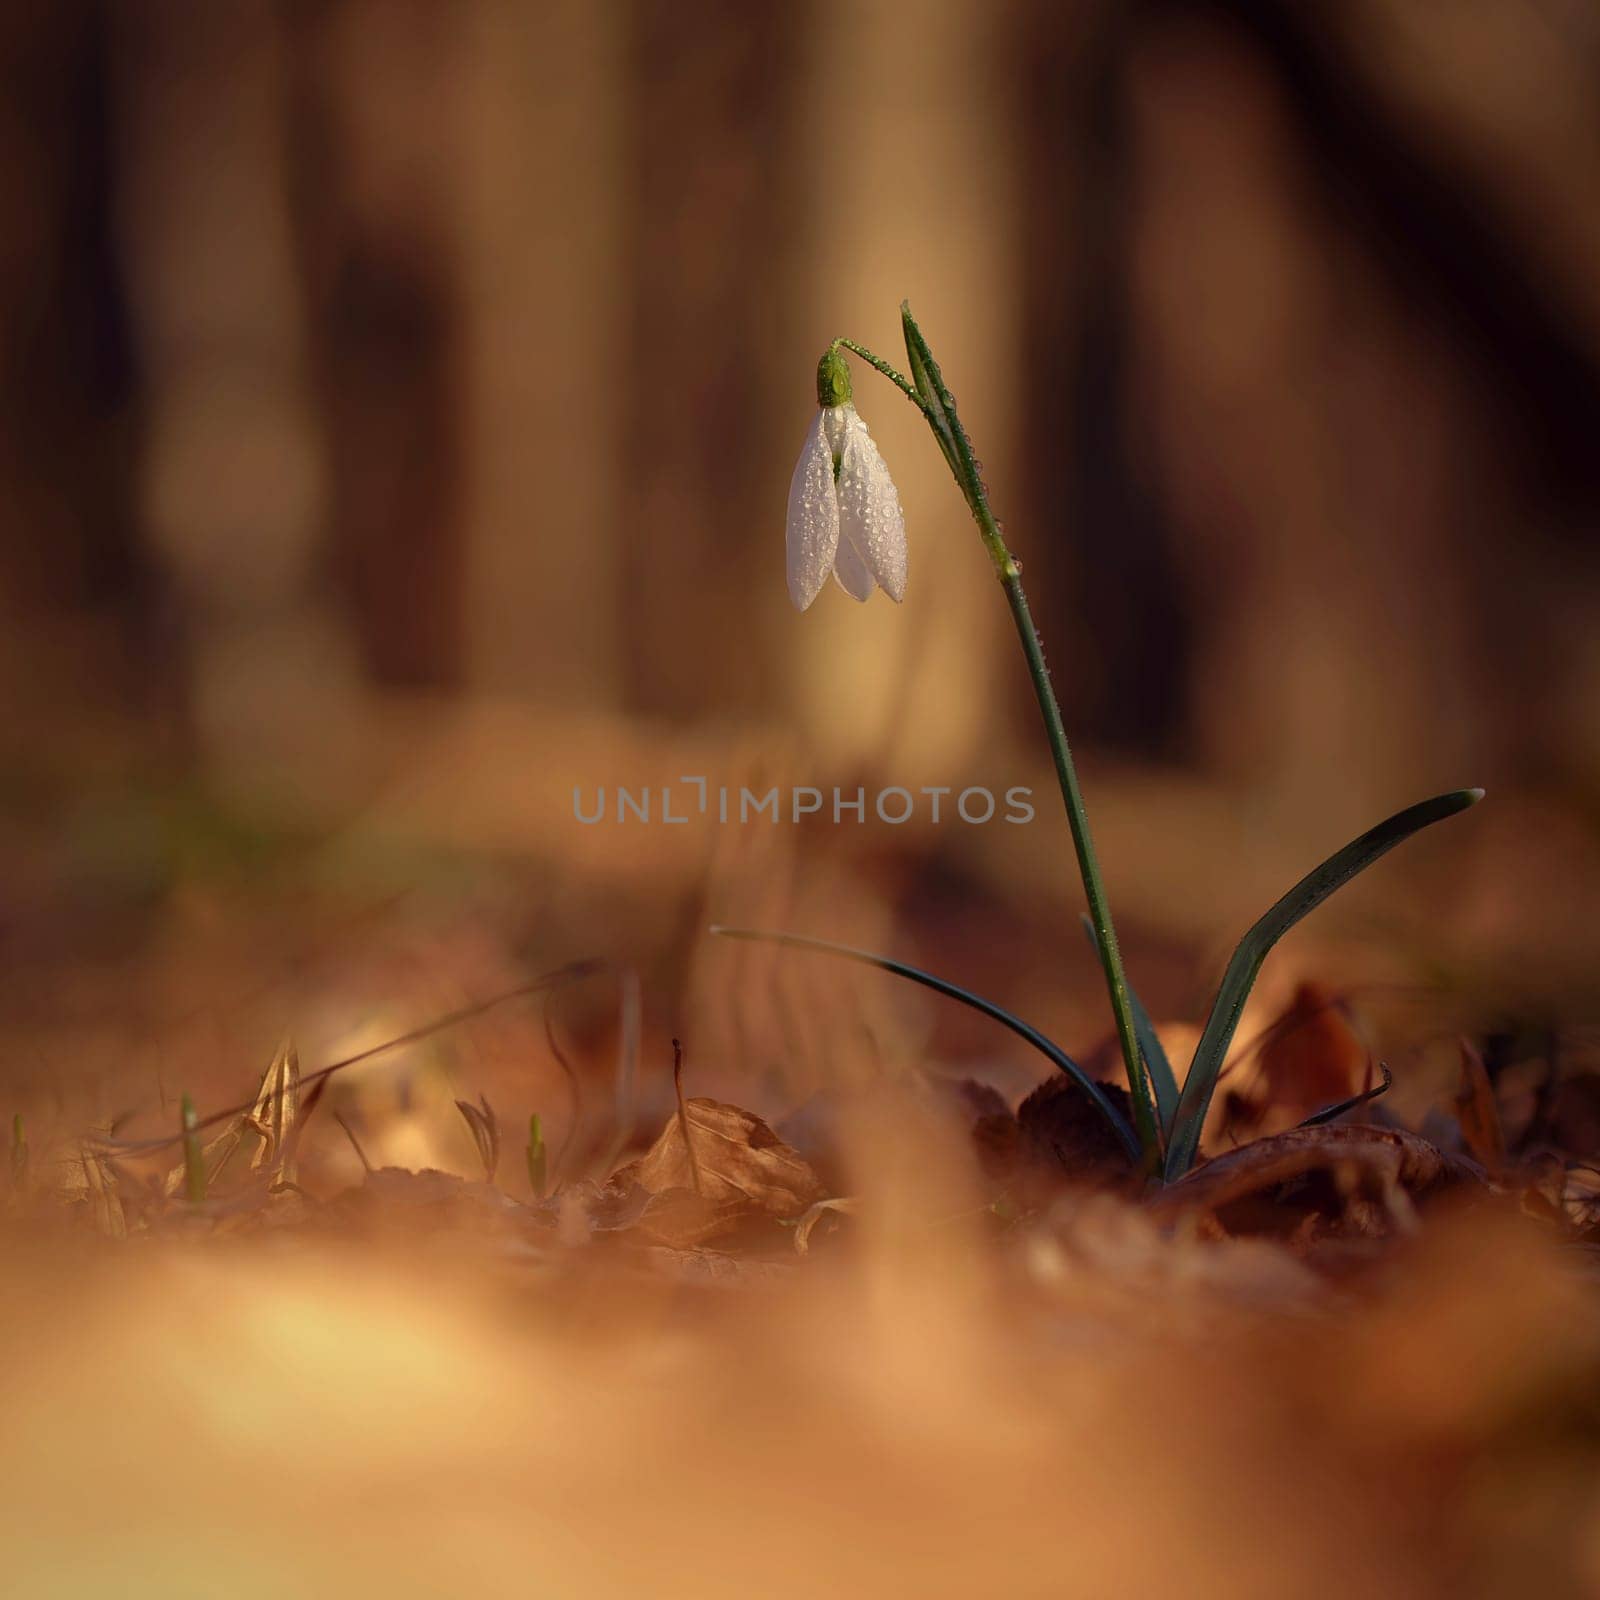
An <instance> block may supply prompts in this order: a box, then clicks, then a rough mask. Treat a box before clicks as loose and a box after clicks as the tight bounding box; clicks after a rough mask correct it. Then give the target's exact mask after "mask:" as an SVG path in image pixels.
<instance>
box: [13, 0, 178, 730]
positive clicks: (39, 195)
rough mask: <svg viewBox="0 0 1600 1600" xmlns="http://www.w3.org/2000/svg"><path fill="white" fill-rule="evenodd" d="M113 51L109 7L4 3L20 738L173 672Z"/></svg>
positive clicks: (136, 703) (140, 695)
mask: <svg viewBox="0 0 1600 1600" xmlns="http://www.w3.org/2000/svg"><path fill="white" fill-rule="evenodd" d="M108 58H109V49H108V41H107V37H106V28H105V22H104V17H103V15H102V14H101V10H100V8H99V7H98V6H96V5H93V4H89V3H65V0H64V3H61V4H57V5H52V6H42V5H19V6H7V7H4V8H0V89H3V92H0V239H3V240H4V244H3V246H0V417H3V419H4V426H3V427H0V681H3V682H4V684H5V685H6V688H7V691H8V692H7V694H6V712H5V723H6V732H7V733H8V734H9V735H10V736H11V737H12V738H14V739H17V740H18V741H19V742H21V743H24V744H25V743H26V741H27V740H28V739H30V738H32V737H34V736H36V735H37V734H38V733H40V732H43V731H45V730H46V729H49V728H51V727H52V725H53V724H54V723H55V722H57V721H59V719H61V718H62V717H63V716H64V715H72V714H74V713H81V712H83V711H94V712H99V713H104V712H107V711H126V710H130V709H136V708H149V707H150V706H151V705H152V704H159V702H160V699H161V693H160V688H159V685H160V684H162V683H164V682H170V677H169V675H168V674H167V673H165V672H163V670H162V661H161V657H162V652H161V641H160V639H159V636H158V630H157V628H156V627H155V626H154V619H155V614H156V607H155V605H154V603H153V602H154V595H153V586H152V583H151V574H150V573H149V571H148V569H147V567H146V566H145V564H144V563H143V562H142V561H141V560H140V557H139V554H138V552H137V548H136V544H135V540H134V537H133V535H134V528H133V519H132V516H131V515H130V510H129V503H128V502H129V487H130V477H131V464H132V459H133V457H132V451H131V448H130V446H131V442H132V431H131V409H132V400H133V393H134V383H135V375H134V370H133V365H132V352H131V350H130V348H129V344H128V329H127V326H126V322H125V320H124V310H125V308H124V305H123V303H122V299H121V295H120V289H119V285H118V282H117V271H116V245H115V240H114V238H113V235H112V215H111V210H110V201H111V191H112V177H113V175H112V173H111V171H110V169H109V166H108V160H107V157H108V118H109V116H110V84H109V79H108V74H109V60H108ZM130 666H136V667H137V670H136V671H134V672H130V670H129V668H130Z"/></svg>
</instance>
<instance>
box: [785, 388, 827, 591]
mask: <svg viewBox="0 0 1600 1600" xmlns="http://www.w3.org/2000/svg"><path fill="white" fill-rule="evenodd" d="M785 542H786V544H787V547H788V560H789V598H790V599H791V600H793V601H794V603H795V605H796V606H798V607H799V608H800V610H802V611H804V610H805V608H806V607H807V606H808V605H810V604H811V602H812V601H813V600H815V599H816V598H817V595H818V594H819V593H821V590H822V586H823V584H825V583H826V582H827V581H828V574H829V573H830V572H831V571H832V570H833V559H834V556H835V554H836V553H837V552H838V549H839V497H838V495H837V493H836V492H835V491H834V486H833V450H832V448H831V447H830V446H829V444H828V435H827V430H826V428H825V427H824V413H823V412H822V411H821V410H820V409H819V410H818V412H817V416H816V420H815V421H814V422H813V423H812V424H811V427H810V429H809V430H808V431H807V433H806V442H805V444H804V445H803V446H802V447H801V450H800V459H799V461H797V462H796V463H795V468H794V477H793V478H792V479H790V481H789V523H788V529H787V533H786V541H785Z"/></svg>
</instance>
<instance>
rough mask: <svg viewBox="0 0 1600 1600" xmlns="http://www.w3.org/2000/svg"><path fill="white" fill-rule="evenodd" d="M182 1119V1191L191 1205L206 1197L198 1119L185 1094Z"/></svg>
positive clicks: (192, 1104)
mask: <svg viewBox="0 0 1600 1600" xmlns="http://www.w3.org/2000/svg"><path fill="white" fill-rule="evenodd" d="M182 1121H183V1192H184V1195H185V1197H186V1198H187V1199H188V1202H189V1204H190V1205H192V1206H198V1205H204V1204H205V1199H206V1160H205V1154H204V1152H203V1151H202V1150H201V1148H200V1133H199V1127H200V1119H199V1118H198V1117H197V1116H196V1115H195V1110H194V1101H193V1099H191V1098H190V1096H189V1095H188V1094H185V1095H184V1097H183V1102H182Z"/></svg>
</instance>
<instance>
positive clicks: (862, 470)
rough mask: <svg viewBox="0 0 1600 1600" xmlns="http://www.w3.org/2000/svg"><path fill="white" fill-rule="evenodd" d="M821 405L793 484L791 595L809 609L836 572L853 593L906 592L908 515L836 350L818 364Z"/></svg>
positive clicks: (896, 595)
mask: <svg viewBox="0 0 1600 1600" xmlns="http://www.w3.org/2000/svg"><path fill="white" fill-rule="evenodd" d="M817 404H818V407H819V409H818V411H817V415H816V418H815V419H814V420H813V422H812V424H811V426H810V428H809V429H808V430H807V432H806V438H805V443H804V445H803V446H802V447H801V450H800V459H799V461H798V462H796V463H795V469H794V477H793V479H792V480H791V481H790V484H789V522H788V532H787V543H788V563H789V598H790V599H792V600H793V601H794V603H795V605H796V606H797V607H798V608H799V609H800V610H801V611H804V610H805V609H806V607H807V606H809V605H810V604H811V602H812V601H813V600H815V599H816V598H817V595H818V594H819V593H820V592H821V590H822V586H823V584H825V583H826V582H827V581H828V574H829V573H830V572H831V573H832V574H833V576H834V577H835V578H837V579H838V580H839V587H840V588H841V589H843V590H844V592H845V593H846V594H847V595H849V596H850V597H851V598H852V599H854V600H865V599H866V598H867V597H868V596H869V595H870V594H871V593H872V590H873V586H874V585H876V586H877V587H878V588H880V589H882V590H883V592H884V593H885V594H886V595H888V596H889V598H890V599H891V600H897V601H898V600H903V599H904V598H905V592H906V520H905V516H904V514H903V513H902V511H901V510H900V496H899V495H898V494H896V493H895V487H894V481H893V479H891V478H890V476H889V469H888V468H887V467H886V466H885V465H884V464H883V457H882V456H881V455H879V454H878V447H877V445H875V444H874V443H873V442H872V435H871V434H870V433H869V432H868V431H867V425H866V423H864V422H863V421H862V420H861V418H860V417H859V416H858V415H857V414H856V408H855V406H854V405H853V404H852V403H851V399H850V368H849V366H848V364H847V363H846V361H845V359H844V357H843V356H842V355H840V354H839V352H838V351H837V350H829V351H828V353H827V354H826V355H825V356H823V358H822V360H821V361H820V362H818V363H817Z"/></svg>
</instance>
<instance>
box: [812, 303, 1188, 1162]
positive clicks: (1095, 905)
mask: <svg viewBox="0 0 1600 1600" xmlns="http://www.w3.org/2000/svg"><path fill="white" fill-rule="evenodd" d="M900 310H901V319H902V321H903V323H904V325H905V333H906V353H907V355H908V356H909V358H910V362H911V371H912V380H911V381H908V380H907V379H906V378H904V377H903V376H902V375H901V374H900V373H899V372H897V371H896V370H895V369H894V368H893V367H892V366H890V365H889V363H888V362H887V361H884V360H882V359H881V358H880V357H878V356H876V355H874V354H873V353H872V352H871V351H870V350H867V349H865V348H864V347H863V346H861V345H858V344H855V343H854V342H852V341H851V340H849V339H837V340H835V341H834V345H835V347H836V348H837V347H838V346H841V345H842V346H843V347H844V348H845V349H846V350H849V351H851V352H852V353H853V354H855V355H857V356H859V357H860V358H861V359H862V360H863V361H865V362H866V363H867V364H868V365H869V366H871V367H873V368H875V369H876V370H877V371H879V372H881V373H882V374H883V375H884V376H885V377H886V378H888V379H889V380H890V381H891V382H892V383H893V384H895V386H896V387H897V388H899V389H900V390H901V391H902V392H903V393H905V394H906V396H907V397H908V398H909V399H910V400H911V401H912V403H913V404H914V405H915V406H916V407H917V409H918V410H919V411H921V412H922V414H923V416H924V417H925V418H926V419H927V423H928V426H929V428H931V429H932V431H933V436H934V439H935V440H936V441H937V443H938V445H939V449H940V451H941V453H942V454H943V456H944V458H945V460H946V462H948V463H949V466H950V471H951V473H952V475H953V476H954V477H955V480H956V486H957V487H958V488H959V489H960V490H961V493H962V497H963V498H964V499H965V500H966V502H967V508H968V510H970V511H971V513H972V518H973V521H975V522H976V523H977V525H978V532H979V534H980V535H981V536H982V538H983V543H984V547H985V548H986V549H987V550H988V552H989V558H990V560H991V561H993V563H994V568H995V575H996V576H997V577H998V578H999V579H1000V582H1001V585H1002V586H1003V587H1004V589H1005V591H1006V601H1007V603H1008V604H1009V605H1010V607H1011V616H1012V620H1013V621H1014V622H1015V623H1016V626H1017V637H1018V639H1020V640H1021V642H1022V653H1023V655H1024V656H1025V657H1026V659H1027V663H1028V676H1029V677H1030V678H1032V680H1033V692H1034V695H1035V697H1036V698H1037V699H1038V702H1039V712H1040V715H1041V716H1042V717H1043V718H1044V728H1045V735H1046V737H1047V738H1048V739H1049V742H1050V757H1051V760H1052V761H1053V762H1054V763H1055V769H1056V777H1057V779H1058V780H1059V782H1060V785H1061V798H1062V800H1063V801H1064V802H1065V803H1066V808H1067V824H1068V826H1069V827H1070V828H1071V830H1072V843H1073V848H1074V850H1075V851H1076V852H1077V857H1078V875H1079V876H1080V877H1081V878H1082V880H1083V892H1084V897H1085V899H1086V900H1087V901H1088V904H1089V919H1090V921H1091V922H1093V924H1094V933H1095V946H1096V948H1097V949H1098V950H1099V952H1100V966H1101V970H1102V971H1103V972H1104V974H1105V981H1106V992H1107V994H1108V995H1109V996H1110V999H1111V1012H1112V1016H1113V1017H1114V1018H1115V1020H1116V1029H1117V1042H1118V1044H1119V1045H1120V1046H1121V1049H1122V1062H1123V1066H1124V1068H1125V1069H1126V1071H1127V1074H1128V1088H1129V1090H1130V1093H1131V1098H1132V1101H1133V1115H1134V1126H1135V1127H1136V1128H1137V1129H1138V1133H1139V1144H1140V1147H1141V1150H1142V1152H1143V1156H1144V1161H1145V1164H1146V1167H1147V1168H1148V1169H1149V1170H1151V1171H1156V1170H1158V1168H1159V1164H1160V1159H1161V1132H1160V1127H1159V1123H1158V1119H1157V1117H1156V1110H1155V1098H1154V1095H1153V1093H1152V1090H1151V1087H1150V1080H1149V1077H1148V1075H1147V1074H1146V1072H1145V1070H1144V1059H1143V1057H1142V1056H1141V1055H1140V1053H1139V1040H1138V1034H1137V1031H1136V1030H1135V1027H1134V1019H1133V1004H1132V1001H1131V999H1130V997H1129V994H1128V979H1127V976H1126V974H1125V973H1124V972H1123V970H1122V951H1121V948H1120V946H1119V945H1118V944H1117V930H1116V928H1115V926H1114V925H1113V924H1112V921H1111V906H1110V904H1109V902H1108V901H1107V899H1106V891H1105V883H1104V881H1103V880H1102V879H1101V876H1100V862H1099V858H1098V857H1097V856H1096V854H1095V848H1094V837H1093V835H1092V834H1091V833H1090V831H1089V816H1088V812H1087V811H1086V809H1085V807H1084V804H1083V790H1082V788H1081V787H1080V786H1079V783H1078V769H1077V766H1076V764H1075V763H1074V762H1073V759H1072V747H1071V745H1070V744H1068V742H1067V730H1066V727H1065V726H1064V724H1063V723H1062V721H1061V707H1060V704H1059V703H1058V702H1057V700H1056V694H1055V689H1054V688H1053V687H1052V686H1051V683H1050V669H1049V668H1048V667H1047V666H1046V665H1045V659H1044V647H1043V646H1042V645H1041V643H1040V641H1039V633H1038V630H1037V629H1036V628H1035V627H1034V625H1033V617H1032V614H1031V613H1030V612H1029V610H1028V597H1027V595H1026V594H1025V593H1024V591H1023V588H1022V569H1021V567H1020V566H1018V564H1017V561H1016V559H1015V557H1013V556H1012V554H1011V552H1010V550H1008V549H1007V548H1006V542H1005V539H1004V537H1003V535H1002V534H1001V531H1000V524H999V522H998V520H997V519H996V517H995V515H994V512H993V511H992V510H991V509H990V506H989V494H988V490H987V489H986V488H985V486H984V482H983V477H982V475H981V473H980V472H979V469H978V463H977V458H976V457H975V456H974V455H973V453H972V442H971V440H969V439H968V438H967V432H966V429H965V428H964V427H963V426H962V425H961V421H960V419H959V418H958V417H957V416H956V402H955V398H954V396H953V395H951V393H950V391H949V390H948V389H947V388H946V387H945V385H944V379H943V377H942V376H941V375H940V372H939V365H938V363H937V362H936V361H935V360H934V358H933V352H932V351H931V350H929V348H928V346H927V342H926V340H924V339H923V337H922V330H921V329H920V328H918V327H917V325H916V322H915V321H914V320H913V319H912V316H911V310H910V307H909V306H907V305H902V306H901V308H900Z"/></svg>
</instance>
